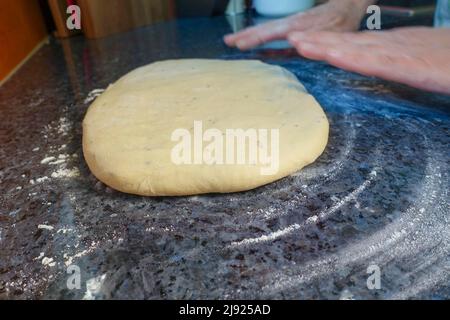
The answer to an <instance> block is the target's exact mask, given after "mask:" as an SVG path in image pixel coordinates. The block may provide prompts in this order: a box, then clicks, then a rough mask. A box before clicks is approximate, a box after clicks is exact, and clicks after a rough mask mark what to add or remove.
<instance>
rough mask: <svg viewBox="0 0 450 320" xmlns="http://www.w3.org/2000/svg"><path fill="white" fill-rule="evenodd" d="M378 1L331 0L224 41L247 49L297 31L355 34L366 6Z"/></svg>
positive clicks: (245, 30) (239, 33) (246, 30)
mask: <svg viewBox="0 0 450 320" xmlns="http://www.w3.org/2000/svg"><path fill="white" fill-rule="evenodd" d="M375 2H376V1H374V0H329V1H328V2H327V3H325V4H322V5H320V6H317V7H314V8H312V9H310V10H308V11H305V12H301V13H298V14H295V15H292V16H289V17H287V18H283V19H278V20H274V21H272V22H268V23H265V24H261V25H258V26H254V27H250V28H247V29H244V30H242V31H240V32H238V33H235V34H230V35H227V36H225V37H224V41H225V43H226V44H227V45H228V46H231V47H237V48H239V49H241V50H247V49H251V48H253V47H256V46H259V45H261V44H263V43H265V42H269V41H273V40H279V39H285V38H286V37H287V35H288V34H289V33H292V32H294V31H308V30H309V31H312V30H314V31H318V30H329V31H356V30H358V28H359V25H360V22H361V19H362V18H363V16H364V14H365V12H366V10H367V6H368V5H370V4H373V3H375Z"/></svg>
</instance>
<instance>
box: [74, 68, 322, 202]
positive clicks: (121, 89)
mask: <svg viewBox="0 0 450 320" xmlns="http://www.w3.org/2000/svg"><path fill="white" fill-rule="evenodd" d="M327 141H328V121H327V118H326V116H325V114H324V112H323V110H322V108H321V107H320V105H319V104H318V103H317V102H316V100H315V99H314V98H313V97H312V96H311V95H309V94H308V93H307V92H306V90H305V89H304V87H303V86H302V84H300V83H299V82H298V80H297V78H296V77H295V76H294V75H293V74H291V73H290V72H289V71H287V70H285V69H283V68H281V67H278V66H273V65H268V64H265V63H262V62H259V61H249V60H238V61H222V60H200V59H198V60H197V59H193V60H169V61H162V62H156V63H153V64H150V65H147V66H144V67H141V68H138V69H136V70H133V71H132V72H130V73H128V74H126V75H125V76H123V77H122V78H120V79H119V80H118V81H117V82H116V83H114V84H113V85H111V86H110V87H109V88H108V89H107V90H106V91H105V92H104V93H103V94H102V95H101V96H100V97H98V98H97V99H96V100H95V101H94V103H92V105H91V106H90V107H89V110H88V112H87V115H86V117H85V119H84V122H83V151H84V156H85V159H86V162H87V164H88V166H89V168H90V169H91V171H92V173H93V174H94V175H95V176H96V177H97V178H98V179H100V180H101V181H103V182H104V183H105V184H107V185H108V186H110V187H111V188H114V189H116V190H119V191H123V192H127V193H133V194H138V195H145V196H161V195H163V196H165V195H192V194H200V193H209V192H234V191H244V190H249V189H252V188H256V187H258V186H261V185H264V184H267V183H269V182H272V181H275V180H278V179H280V178H282V177H285V176H287V175H289V174H291V173H294V172H295V171H297V170H299V169H301V168H303V167H304V166H306V165H308V164H310V163H312V162H314V161H315V160H316V159H317V157H319V155H320V154H321V153H322V152H323V150H324V149H325V146H326V144H327Z"/></svg>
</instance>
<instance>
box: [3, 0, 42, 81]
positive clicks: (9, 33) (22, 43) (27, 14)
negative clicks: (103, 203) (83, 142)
mask: <svg viewBox="0 0 450 320" xmlns="http://www.w3.org/2000/svg"><path fill="white" fill-rule="evenodd" d="M45 39H47V30H46V29H45V24H44V19H43V17H42V13H41V10H40V7H39V4H38V2H37V1H30V0H14V1H4V0H2V1H0V84H1V83H2V81H3V80H5V79H6V78H7V77H8V76H9V75H10V74H12V72H13V71H14V70H16V69H17V68H18V67H19V66H20V65H21V64H22V62H24V61H25V60H26V59H27V57H29V56H31V54H32V53H33V52H34V51H35V50H36V49H37V48H38V47H39V46H40V44H42V43H43V41H44V40H45Z"/></svg>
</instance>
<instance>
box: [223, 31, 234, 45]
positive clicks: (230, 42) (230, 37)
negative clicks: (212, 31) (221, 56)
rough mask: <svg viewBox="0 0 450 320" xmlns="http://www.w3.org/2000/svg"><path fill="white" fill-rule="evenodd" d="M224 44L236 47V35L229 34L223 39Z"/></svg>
mask: <svg viewBox="0 0 450 320" xmlns="http://www.w3.org/2000/svg"><path fill="white" fill-rule="evenodd" d="M223 42H225V44H227V45H228V46H234V35H233V34H227V35H225V36H224V37H223Z"/></svg>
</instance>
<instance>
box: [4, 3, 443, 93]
mask: <svg viewBox="0 0 450 320" xmlns="http://www.w3.org/2000/svg"><path fill="white" fill-rule="evenodd" d="M321 2H324V1H320V0H319V1H312V0H311V1H309V0H281V1H273V0H253V1H251V0H231V1H229V0H126V1H125V0H2V1H0V43H1V50H0V85H1V84H2V83H3V82H4V81H6V79H8V77H9V76H10V75H11V74H13V73H14V71H15V70H17V69H18V68H19V67H20V66H21V65H22V64H23V63H24V62H25V61H26V60H27V58H28V57H30V56H31V55H32V54H33V53H34V52H35V51H37V50H38V49H39V48H40V46H41V45H42V44H44V43H45V42H46V41H48V38H49V36H54V37H56V38H59V39H63V38H67V37H73V36H78V37H80V36H84V37H86V38H89V39H97V38H102V37H106V36H109V35H112V34H115V33H119V32H125V31H128V30H131V29H133V28H138V27H142V26H145V25H149V24H153V23H158V22H160V21H166V20H170V19H177V18H190V17H202V16H203V17H212V16H217V15H224V14H225V15H227V16H228V17H229V19H228V21H229V23H230V27H231V30H233V31H237V30H239V29H240V28H243V27H244V26H245V23H243V22H242V21H243V19H248V17H254V16H257V15H258V13H257V12H255V10H254V7H255V5H257V6H258V9H259V11H260V12H259V13H263V14H269V15H276V16H280V15H281V16H282V15H283V14H288V13H292V12H293V11H299V10H305V9H306V8H307V7H309V6H312V5H319V4H320V3H321ZM291 4H294V5H293V6H292V5H291ZM379 4H380V5H382V6H384V7H383V10H384V11H385V12H386V13H389V15H390V16H392V17H394V19H396V20H398V19H400V18H405V17H408V16H411V15H422V16H423V17H424V19H425V20H426V22H427V23H429V21H431V20H432V19H433V16H434V9H435V6H436V1H434V0H397V1H395V0H392V1H380V2H379ZM70 5H77V6H79V8H80V10H81V24H82V28H81V30H68V29H67V27H66V20H67V18H68V16H69V14H68V13H67V12H66V11H67V7H68V6H70ZM280 10H281V11H280ZM243 17H245V18H243ZM416 21H417V20H416Z"/></svg>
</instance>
